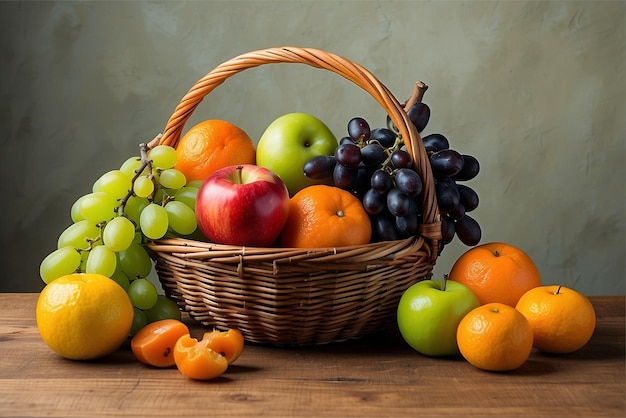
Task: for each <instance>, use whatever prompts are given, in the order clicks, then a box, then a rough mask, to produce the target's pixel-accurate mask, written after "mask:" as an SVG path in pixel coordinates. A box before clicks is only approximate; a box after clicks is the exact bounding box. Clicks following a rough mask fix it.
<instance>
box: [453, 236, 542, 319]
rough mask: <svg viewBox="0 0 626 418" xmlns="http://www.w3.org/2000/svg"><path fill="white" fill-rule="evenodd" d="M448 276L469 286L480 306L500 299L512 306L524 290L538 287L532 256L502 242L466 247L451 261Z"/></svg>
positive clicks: (539, 283)
mask: <svg viewBox="0 0 626 418" xmlns="http://www.w3.org/2000/svg"><path fill="white" fill-rule="evenodd" d="M449 278H450V280H454V281H457V282H460V283H463V284H464V285H466V286H467V287H469V288H470V289H472V291H473V292H474V294H475V295H476V296H477V297H478V300H479V301H480V303H481V304H483V305H484V304H486V303H491V302H500V303H504V304H506V305H509V306H512V307H515V305H516V304H517V301H518V300H519V298H520V297H522V295H523V294H524V293H526V292H527V291H528V290H530V289H532V288H534V287H537V286H541V276H540V275H539V270H538V269H537V266H536V265H535V263H534V262H533V260H532V258H530V256H529V255H528V254H526V253H525V252H524V251H523V250H521V249H520V248H517V247H515V246H513V245H511V244H506V243H503V242H490V243H486V244H481V245H478V246H476V247H472V248H470V249H469V250H467V251H466V252H465V253H463V254H462V255H461V256H460V257H459V258H458V259H457V260H456V261H455V263H454V265H453V266H452V269H451V270H450V274H449Z"/></svg>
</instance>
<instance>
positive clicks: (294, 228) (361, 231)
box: [281, 184, 372, 248]
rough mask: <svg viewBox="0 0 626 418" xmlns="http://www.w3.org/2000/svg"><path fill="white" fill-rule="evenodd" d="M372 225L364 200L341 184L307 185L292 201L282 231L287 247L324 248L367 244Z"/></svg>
mask: <svg viewBox="0 0 626 418" xmlns="http://www.w3.org/2000/svg"><path fill="white" fill-rule="evenodd" d="M371 235H372V226H371V223H370V220H369V217H368V216H367V213H366V212H365V210H364V209H363V205H362V204H361V201H360V200H359V199H358V198H356V197H355V196H353V195H352V194H351V193H350V192H347V191H345V190H342V189H340V188H338V187H333V186H325V185H321V184H320V185H314V186H309V187H305V188H304V189H302V190H300V191H299V192H298V193H296V194H295V195H294V196H293V197H292V198H291V199H290V200H289V218H287V224H286V225H285V227H284V228H283V232H282V234H281V243H282V245H284V246H285V247H295V248H323V247H343V246H351V245H364V244H368V243H369V242H370V238H371Z"/></svg>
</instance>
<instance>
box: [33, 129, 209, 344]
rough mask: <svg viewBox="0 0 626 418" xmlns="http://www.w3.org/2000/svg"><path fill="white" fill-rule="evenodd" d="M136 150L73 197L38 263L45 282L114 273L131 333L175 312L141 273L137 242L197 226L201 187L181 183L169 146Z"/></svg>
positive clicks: (145, 270)
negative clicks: (128, 306) (131, 312)
mask: <svg viewBox="0 0 626 418" xmlns="http://www.w3.org/2000/svg"><path fill="white" fill-rule="evenodd" d="M155 139H156V138H155ZM153 142H154V141H153ZM139 151H140V155H139V156H133V157H131V158H128V159H127V160H126V161H124V162H123V163H122V165H121V166H120V167H119V168H118V169H114V170H110V171H108V172H106V173H104V174H103V175H102V176H100V177H99V178H98V179H97V180H96V181H95V182H94V183H93V186H92V190H91V192H90V193H88V194H85V195H83V196H81V197H79V198H78V199H77V200H76V201H75V202H74V203H73V205H72V207H71V209H70V217H71V220H72V224H71V225H70V226H68V227H67V228H66V229H65V230H64V231H63V232H61V234H60V235H59V238H58V240H57V248H56V249H55V250H54V251H52V252H51V253H50V254H49V255H48V256H46V257H45V258H44V259H43V261H42V262H41V264H40V268H39V273H40V276H41V279H42V280H43V282H44V283H46V284H47V283H50V282H51V281H53V280H55V279H57V278H58V277H61V276H64V275H67V274H72V273H96V274H102V275H104V276H107V277H110V278H111V279H113V280H115V281H116V282H117V283H118V284H120V286H122V287H123V288H124V289H125V290H126V291H127V293H128V296H129V298H130V300H131V302H132V303H133V305H134V307H135V318H134V320H135V321H134V324H133V328H132V330H131V334H134V333H135V332H136V331H138V330H139V329H140V328H141V327H142V326H144V325H146V324H147V323H149V322H152V321H155V320H158V319H165V318H180V311H179V309H178V307H177V305H176V304H175V303H174V302H172V301H170V300H169V299H167V298H165V297H163V296H161V295H158V292H157V289H156V287H155V286H154V284H152V282H151V281H150V280H148V279H147V277H148V276H149V275H150V273H151V272H152V269H153V262H152V259H151V258H150V256H149V254H148V252H147V250H146V248H145V246H144V244H145V243H146V242H147V241H148V240H155V239H160V238H163V237H166V236H174V237H188V236H192V235H193V234H194V233H195V232H196V230H197V223H196V215H195V201H196V197H197V194H198V190H199V188H200V186H201V183H200V182H198V181H192V182H189V183H187V180H186V178H185V175H184V174H183V173H182V172H181V171H179V170H177V169H176V168H175V166H176V157H177V155H176V150H175V149H174V148H173V147H171V146H168V145H156V146H154V147H152V148H151V147H150V146H149V145H148V144H146V143H142V144H140V145H139Z"/></svg>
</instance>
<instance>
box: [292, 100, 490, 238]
mask: <svg viewBox="0 0 626 418" xmlns="http://www.w3.org/2000/svg"><path fill="white" fill-rule="evenodd" d="M407 116H408V117H409V119H410V120H411V122H412V123H413V124H414V125H415V127H416V129H417V131H418V132H419V133H420V134H421V133H422V132H423V131H424V129H425V128H426V126H427V124H428V121H429V119H430V107H429V106H428V105H427V104H426V103H424V102H422V101H421V100H420V101H417V102H415V103H414V104H412V105H411V106H410V107H409V109H408V111H407ZM386 125H387V126H386V127H379V128H375V129H371V128H370V125H369V123H368V122H367V121H366V120H365V119H364V118H362V117H354V118H352V119H350V121H349V122H348V127H347V134H348V135H346V136H344V137H343V138H341V140H340V141H339V144H338V146H337V148H336V149H335V153H334V154H333V155H329V156H327V155H321V156H317V157H314V158H312V159H310V160H309V161H307V163H306V164H305V165H304V174H305V175H306V176H307V177H309V178H311V179H314V180H319V181H328V182H329V183H330V184H333V185H334V186H336V187H339V188H342V189H344V190H348V191H349V192H351V193H352V194H354V195H355V196H356V197H358V198H359V199H360V200H361V202H362V204H363V208H364V209H365V211H366V212H367V213H368V214H369V216H370V220H371V223H372V242H377V241H388V240H397V239H401V238H406V237H410V236H415V235H417V234H418V233H419V225H420V223H421V220H422V199H421V193H422V188H423V180H422V178H421V176H420V175H419V174H418V173H417V172H416V171H415V170H414V168H413V160H412V157H411V155H410V154H409V153H408V152H407V150H406V147H405V145H404V142H403V140H402V138H401V136H400V135H399V133H398V130H397V128H395V126H394V125H393V122H392V121H391V119H390V118H389V116H387V124H386ZM422 141H423V144H424V148H425V150H426V152H427V154H428V157H429V161H430V165H431V169H432V172H433V176H434V179H435V192H436V195H437V204H438V207H439V212H440V214H441V220H442V234H443V237H442V240H441V246H440V247H441V249H443V247H444V246H445V245H446V244H449V243H450V242H451V241H452V240H453V239H454V237H455V236H457V237H458V238H459V240H460V241H461V242H462V243H463V244H465V245H467V246H474V245H476V244H478V243H479V242H480V239H481V229H480V225H479V224H478V222H477V221H476V220H475V219H474V218H472V217H471V216H470V215H468V213H469V212H471V211H473V210H475V209H476V208H477V207H478V202H479V199H478V194H477V193H476V191H475V190H474V189H472V188H471V187H469V186H467V185H466V184H463V183H464V182H466V181H468V180H472V179H473V178H475V177H476V176H477V175H478V173H479V171H480V164H479V162H478V160H477V159H476V158H475V157H473V156H471V155H467V154H461V153H460V152H458V151H456V150H454V149H452V148H450V143H449V141H448V139H447V138H446V137H445V136H444V135H442V134H439V133H431V134H429V135H426V136H424V137H423V138H422Z"/></svg>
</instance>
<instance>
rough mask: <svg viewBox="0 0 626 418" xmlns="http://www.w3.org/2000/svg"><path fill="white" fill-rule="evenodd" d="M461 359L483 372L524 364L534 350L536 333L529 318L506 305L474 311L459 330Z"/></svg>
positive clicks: (462, 322) (485, 306) (490, 304)
mask: <svg viewBox="0 0 626 418" xmlns="http://www.w3.org/2000/svg"><path fill="white" fill-rule="evenodd" d="M456 339H457V344H458V346H459V351H461V355H462V356H463V357H464V358H465V359H466V360H467V361H468V362H469V363H470V364H472V365H473V366H475V367H478V368H479V369H483V370H490V371H506V370H513V369H516V368H518V367H519V366H521V365H522V364H524V362H525V361H526V360H528V357H530V353H531V351H532V349H533V331H532V329H531V328H530V324H529V323H528V321H527V320H526V317H525V316H524V315H522V314H521V312H519V311H518V310H517V309H515V308H513V307H511V306H509V305H505V304H504V303H488V304H486V305H481V306H479V307H478V308H475V309H473V310H471V311H470V312H469V313H468V314H467V315H465V316H464V317H463V319H461V322H460V323H459V326H458V328H457V330H456Z"/></svg>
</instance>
